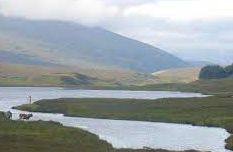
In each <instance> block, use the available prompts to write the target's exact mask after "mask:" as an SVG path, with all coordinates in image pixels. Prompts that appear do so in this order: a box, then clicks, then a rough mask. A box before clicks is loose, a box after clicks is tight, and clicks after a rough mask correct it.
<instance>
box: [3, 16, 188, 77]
mask: <svg viewBox="0 0 233 152" xmlns="http://www.w3.org/2000/svg"><path fill="white" fill-rule="evenodd" d="M0 51H5V52H11V53H15V54H16V55H17V54H21V55H22V54H26V55H29V56H33V57H34V58H36V59H40V60H41V62H43V63H44V62H50V63H53V64H65V65H73V66H81V67H93V66H94V67H108V68H109V67H111V68H113V67H115V68H123V69H130V70H135V71H141V72H148V73H149V72H154V71H158V70H161V69H167V68H174V67H175V68H176V67H184V66H186V65H187V63H186V62H184V61H182V60H181V59H179V58H177V57H175V56H173V55H171V54H169V53H167V52H165V51H163V50H160V49H158V48H155V47H153V46H151V45H148V44H145V43H142V42H139V41H136V40H132V39H129V38H126V37H123V36H121V35H118V34H115V33H112V32H110V31H107V30H104V29H102V28H98V27H85V26H82V25H79V24H76V23H71V22H60V21H45V20H44V21H34V20H26V19H18V18H6V17H0ZM11 62H12V61H11Z"/></svg>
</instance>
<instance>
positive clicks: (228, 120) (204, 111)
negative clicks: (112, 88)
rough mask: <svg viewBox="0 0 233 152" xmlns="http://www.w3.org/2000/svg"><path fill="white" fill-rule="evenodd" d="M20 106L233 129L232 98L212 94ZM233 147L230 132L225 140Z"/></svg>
mask: <svg viewBox="0 0 233 152" xmlns="http://www.w3.org/2000/svg"><path fill="white" fill-rule="evenodd" d="M18 108H19V109H21V110H27V111H37V112H53V113H64V114H65V115H69V116H78V117H92V118H110V119H125V120H143V121H159V122H174V123H185V124H193V125H202V126H217V127H222V128H225V129H227V130H228V132H230V133H233V110H232V109H233V99H232V98H231V97H229V96H223V95H222V96H212V97H206V98H188V99H182V98H181V99H159V100H134V99H56V100H41V101H38V102H36V103H34V104H32V105H23V106H20V107H18ZM227 142H228V144H227V146H226V147H227V148H228V149H233V136H232V137H230V138H229V139H228V140H227Z"/></svg>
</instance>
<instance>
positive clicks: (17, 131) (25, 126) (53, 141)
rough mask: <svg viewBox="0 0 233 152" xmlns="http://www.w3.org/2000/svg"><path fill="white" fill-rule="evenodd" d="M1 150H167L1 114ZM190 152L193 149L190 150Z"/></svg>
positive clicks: (29, 151) (139, 151)
mask: <svg viewBox="0 0 233 152" xmlns="http://www.w3.org/2000/svg"><path fill="white" fill-rule="evenodd" d="M0 149H1V151H3V152H167V151H165V150H130V149H114V148H113V147H112V146H111V145H110V144H108V143H107V142H106V141H103V140H100V139H99V138H98V137H97V136H96V135H94V134H91V133H88V132H86V131H83V130H81V129H78V128H68V127H63V126H61V125H60V124H58V123H54V122H42V121H38V122H23V121H11V120H6V119H4V116H3V114H2V113H0ZM190 152H191V151H190Z"/></svg>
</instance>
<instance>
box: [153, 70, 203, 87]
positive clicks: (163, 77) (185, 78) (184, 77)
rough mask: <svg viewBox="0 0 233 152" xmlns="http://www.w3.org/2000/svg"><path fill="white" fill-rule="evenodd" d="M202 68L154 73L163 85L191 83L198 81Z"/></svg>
mask: <svg viewBox="0 0 233 152" xmlns="http://www.w3.org/2000/svg"><path fill="white" fill-rule="evenodd" d="M200 69H201V68H198V67H197V68H177V69H168V70H162V71H158V72H154V73H152V75H153V76H154V77H155V78H156V79H157V80H158V81H159V82H161V83H189V82H193V81H196V80H198V76H199V72H200Z"/></svg>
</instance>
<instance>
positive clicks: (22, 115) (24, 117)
mask: <svg viewBox="0 0 233 152" xmlns="http://www.w3.org/2000/svg"><path fill="white" fill-rule="evenodd" d="M31 117H33V115H32V114H24V113H21V114H19V120H29V119H30V118H31Z"/></svg>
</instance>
